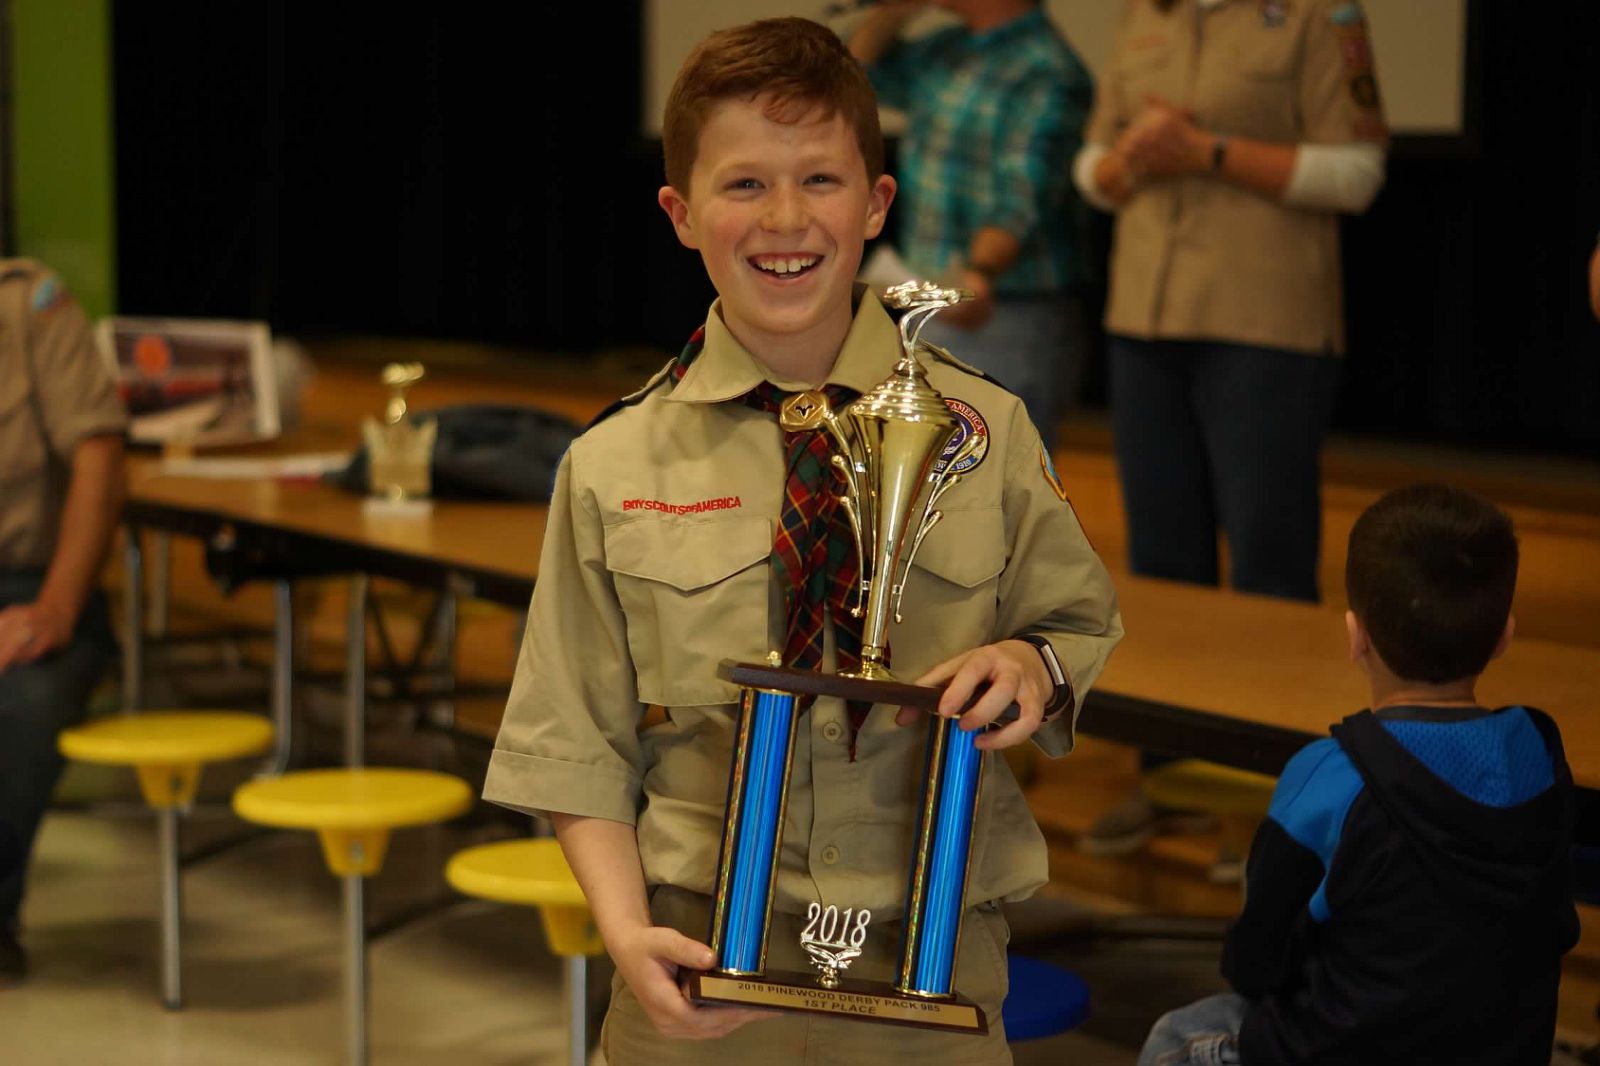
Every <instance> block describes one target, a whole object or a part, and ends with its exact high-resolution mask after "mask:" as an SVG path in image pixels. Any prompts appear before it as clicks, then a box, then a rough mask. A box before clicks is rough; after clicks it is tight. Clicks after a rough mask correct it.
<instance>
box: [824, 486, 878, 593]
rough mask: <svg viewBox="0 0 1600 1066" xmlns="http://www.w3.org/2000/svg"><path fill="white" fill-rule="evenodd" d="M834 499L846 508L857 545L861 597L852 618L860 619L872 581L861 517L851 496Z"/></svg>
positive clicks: (852, 535) (840, 496)
mask: <svg viewBox="0 0 1600 1066" xmlns="http://www.w3.org/2000/svg"><path fill="white" fill-rule="evenodd" d="M833 461H834V463H835V464H838V463H839V457H838V456H834V457H833ZM834 499H835V500H837V501H839V506H840V507H843V508H844V513H845V517H846V518H848V519H850V536H851V539H853V540H854V541H855V544H856V573H857V574H858V575H859V578H858V583H857V588H858V589H859V590H860V595H859V596H858V597H857V598H856V603H855V606H853V607H851V608H850V617H852V618H860V617H861V615H862V613H863V611H862V606H861V605H862V604H864V603H866V602H867V590H868V588H869V583H870V580H871V579H870V578H869V577H868V575H867V569H866V567H867V553H866V549H865V548H864V546H863V545H862V543H861V516H860V515H858V514H856V504H855V501H854V500H852V499H851V498H850V497H849V496H845V495H839V496H835V497H834Z"/></svg>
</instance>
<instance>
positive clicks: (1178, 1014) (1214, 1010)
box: [1139, 992, 1246, 1066]
mask: <svg viewBox="0 0 1600 1066" xmlns="http://www.w3.org/2000/svg"><path fill="white" fill-rule="evenodd" d="M1245 1007H1246V1003H1245V1000H1244V998H1243V997H1242V996H1236V995H1233V994H1232V993H1231V992H1229V993H1223V994H1222V995H1219V996H1208V997H1207V998H1205V999H1202V1000H1200V1001H1198V1002H1196V1003H1191V1004H1189V1005H1188V1006H1187V1007H1179V1008H1178V1009H1177V1010H1175V1011H1168V1012H1167V1013H1166V1014H1163V1015H1162V1016H1161V1017H1160V1018H1158V1019H1157V1020H1156V1024H1155V1025H1154V1026H1152V1027H1151V1029H1150V1035H1149V1036H1148V1037H1146V1038H1145V1042H1144V1048H1143V1049H1142V1050H1141V1051H1140V1052H1139V1066H1237V1064H1238V1062H1239V1026H1240V1025H1241V1024H1243V1022H1244V1012H1245Z"/></svg>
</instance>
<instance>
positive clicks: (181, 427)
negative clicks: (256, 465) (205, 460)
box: [96, 316, 280, 447]
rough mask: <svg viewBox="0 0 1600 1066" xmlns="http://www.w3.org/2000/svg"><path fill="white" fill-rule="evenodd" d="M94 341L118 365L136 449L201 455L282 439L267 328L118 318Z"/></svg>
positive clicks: (103, 325)
mask: <svg viewBox="0 0 1600 1066" xmlns="http://www.w3.org/2000/svg"><path fill="white" fill-rule="evenodd" d="M96 339H97V341H98V342H99V345H100V350H101V352H102V353H103V354H105V355H106V356H107V358H109V359H110V360H112V361H113V362H115V364H116V370H117V387H118V391H119V392H120V393H121V395H122V400H123V403H124V404H125V405H126V406H127V409H128V435H129V438H130V439H131V440H133V441H134V442H135V443H139V444H158V445H177V446H190V447H203V446H206V445H218V444H239V443H245V442H249V441H259V440H269V439H272V438H274V437H276V436H277V435H278V432H279V428H280V417H279V407H278V387H277V374H276V372H275V369H274V367H273V362H272V333H271V330H270V329H268V327H267V324H266V323H264V322H231V321H220V320H204V319H183V318H128V317H120V316H114V317H111V318H106V319H102V320H101V321H100V324H99V326H98V327H97V331H96Z"/></svg>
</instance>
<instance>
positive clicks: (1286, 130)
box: [1087, 0, 1387, 353]
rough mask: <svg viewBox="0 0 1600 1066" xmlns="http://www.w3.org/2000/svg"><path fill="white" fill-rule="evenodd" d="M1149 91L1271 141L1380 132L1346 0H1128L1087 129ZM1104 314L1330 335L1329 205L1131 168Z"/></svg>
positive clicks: (1337, 328)
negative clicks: (1130, 190) (1136, 181)
mask: <svg viewBox="0 0 1600 1066" xmlns="http://www.w3.org/2000/svg"><path fill="white" fill-rule="evenodd" d="M1150 94H1155V95H1158V96H1160V97H1162V98H1164V99H1166V100H1168V101H1169V102H1171V103H1172V104H1174V105H1176V106H1178V107H1182V108H1187V109H1189V110H1191V111H1192V112H1193V113H1194V115H1195V120H1196V122H1197V123H1198V124H1199V125H1200V126H1202V127H1203V128H1205V129H1209V130H1213V131H1215V132H1217V133H1220V134H1224V135H1232V136H1236V137H1246V138H1250V139H1252V140H1260V141H1271V142H1275V143H1280V144H1300V143H1307V144H1347V143H1350V142H1352V141H1358V140H1370V141H1379V142H1382V141H1383V140H1385V138H1386V136H1387V134H1386V131H1385V127H1384V122H1383V113H1382V110H1381V106H1380V104H1379V100H1378V90H1377V83H1376V82H1375V81H1374V80H1373V68H1372V58H1371V48H1370V44H1369V42H1368V40H1367V35H1366V23H1365V20H1364V19H1363V18H1362V13H1361V8H1360V7H1359V6H1358V5H1357V4H1356V3H1355V2H1353V0H1222V2H1221V3H1217V4H1212V5H1207V4H1204V3H1199V2H1197V0H1176V2H1174V3H1173V4H1172V6H1171V8H1170V9H1169V10H1168V11H1166V12H1163V11H1161V10H1160V9H1158V8H1157V7H1156V5H1155V4H1154V3H1153V2H1152V0H1130V3H1129V4H1128V7H1127V10H1126V11H1125V13H1124V15H1123V19H1122V23H1121V25H1120V27H1119V29H1118V32H1117V41H1116V46H1115V48H1114V49H1113V52H1112V56H1111V60H1110V62H1109V63H1108V64H1107V66H1106V68H1105V70H1104V72H1103V74H1102V77H1101V80H1100V84H1099V86H1098V89H1097V91H1096V96H1095V107H1094V112H1093V115H1092V116H1091V118H1090V120H1089V129H1088V133H1087V139H1088V140H1089V142H1090V143H1093V144H1098V145H1102V146H1105V147H1107V148H1109V147H1111V146H1113V145H1114V144H1115V143H1116V140H1117V138H1118V136H1120V135H1121V133H1122V131H1123V129H1125V128H1126V127H1127V126H1128V125H1129V124H1130V123H1131V122H1132V121H1133V120H1134V118H1135V117H1136V116H1137V115H1138V114H1139V111H1140V110H1141V109H1142V107H1143V105H1144V100H1145V97H1146V96H1148V95H1150ZM1111 275H1112V276H1111V291H1110V297H1109V300H1108V303H1107V307H1106V328H1107V329H1108V330H1110V331H1111V332H1113V333H1119V334H1123V335H1125V336H1129V337H1138V338H1142V339H1154V338H1174V339H1200V340H1218V341H1232V342H1235V343H1240V344H1255V345H1261V346H1263V347H1269V348H1287V349H1292V350H1295V351H1301V352H1310V353H1342V352H1343V351H1344V315H1343V306H1342V305H1343V296H1342V282H1341V279H1340V273H1339V229H1338V217H1337V216H1336V215H1334V214H1332V213H1329V212H1322V211H1309V210H1304V209H1301V208H1295V207H1288V206H1285V205H1283V204H1280V203H1277V202H1275V201H1273V200H1269V199H1268V198H1266V197H1264V196H1260V195H1258V194H1256V193H1253V192H1249V191H1247V190H1244V189H1240V188H1236V187H1234V186H1232V185H1229V184H1226V183H1224V182H1222V181H1218V180H1216V179H1215V178H1212V177H1210V176H1208V175H1193V176H1189V177H1184V178H1179V179H1175V180H1159V181H1148V182H1145V183H1142V184H1140V185H1139V186H1138V187H1137V189H1136V191H1135V193H1134V195H1133V197H1132V199H1130V200H1129V201H1128V202H1127V203H1126V204H1125V205H1123V207H1122V208H1121V210H1119V211H1118V213H1117V225H1116V236H1115V243H1114V247H1113V251H1112V268H1111Z"/></svg>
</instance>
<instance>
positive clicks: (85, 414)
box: [27, 270, 127, 462]
mask: <svg viewBox="0 0 1600 1066" xmlns="http://www.w3.org/2000/svg"><path fill="white" fill-rule="evenodd" d="M27 348H28V358H29V360H30V361H31V362H32V363H33V380H34V388H35V390H36V393H37V396H38V399H39V409H40V415H41V418H42V420H43V422H44V430H45V436H46V438H47V439H48V440H49V442H50V451H51V452H52V453H53V454H54V455H55V456H56V457H57V458H58V459H59V460H61V461H62V462H70V461H71V458H72V453H73V451H74V450H75V449H76V448H77V446H78V445H79V444H80V443H82V442H83V441H84V440H86V439H88V438H89V437H94V436H100V435H102V434H108V433H117V434H120V433H122V432H123V431H124V430H125V429H126V427H127V415H126V414H125V413H124V411H123V406H122V400H121V398H120V397H119V396H118V395H117V381H116V375H115V373H114V371H113V369H112V365H111V362H110V360H109V359H108V357H106V356H104V355H102V354H101V352H100V351H99V349H98V348H96V347H95V343H94V338H93V335H92V334H91V331H90V329H89V319H88V316H87V315H85V314H84V311H83V307H82V306H81V305H80V304H79V303H78V301H77V300H76V299H74V298H73V296H72V294H71V293H70V292H68V291H67V290H66V288H65V287H64V286H63V285H62V284H61V280H60V278H59V277H57V276H56V275H55V274H54V273H52V272H50V271H48V270H46V271H44V272H42V273H41V274H40V275H39V277H38V278H37V279H35V280H34V282H33V287H32V289H31V290H30V291H29V293H28V346H27Z"/></svg>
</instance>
